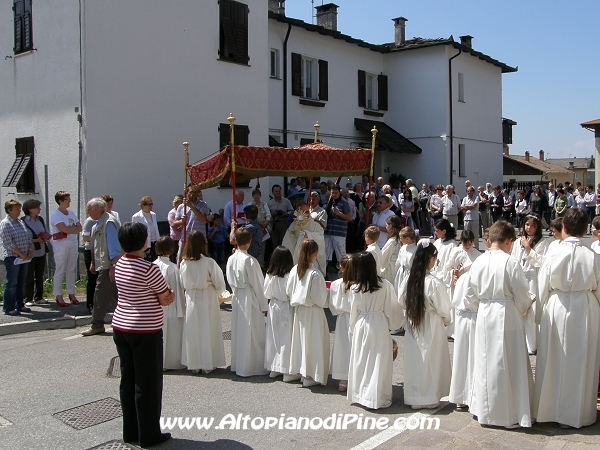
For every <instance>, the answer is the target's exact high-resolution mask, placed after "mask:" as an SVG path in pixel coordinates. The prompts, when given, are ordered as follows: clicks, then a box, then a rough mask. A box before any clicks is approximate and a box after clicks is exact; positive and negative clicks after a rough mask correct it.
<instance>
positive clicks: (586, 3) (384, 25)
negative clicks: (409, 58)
mask: <svg viewBox="0 0 600 450" xmlns="http://www.w3.org/2000/svg"><path fill="white" fill-rule="evenodd" d="M321 3H322V2H321V0H315V1H314V4H315V5H320V4H321ZM324 3H330V2H329V1H325V2H324ZM334 3H335V4H336V5H338V6H339V8H338V30H339V31H341V32H342V33H344V34H349V35H351V36H353V37H356V38H359V39H363V40H365V41H367V42H370V43H373V44H381V43H384V42H392V41H393V40H394V25H393V22H392V20H391V19H392V18H394V17H399V16H403V17H406V18H407V19H408V22H407V24H406V38H407V39H411V38H412V37H416V36H418V37H427V38H434V37H449V36H450V35H453V36H454V39H455V40H457V41H458V40H459V39H458V37H459V36H462V35H466V34H470V35H471V36H473V48H474V49H476V50H478V51H481V52H483V53H485V54H487V55H489V56H491V57H492V58H495V59H498V60H500V61H502V62H504V63H506V64H508V65H510V66H513V67H515V66H518V68H519V70H518V72H516V73H509V74H505V75H503V77H502V78H503V79H502V82H503V116H504V117H508V118H510V119H512V120H514V121H516V122H517V124H518V125H516V126H515V127H513V144H512V145H511V153H513V154H524V153H525V151H526V150H529V151H530V152H531V153H532V155H534V156H537V155H538V152H539V150H540V149H543V150H544V151H545V152H546V157H549V158H561V157H562V158H567V157H570V156H576V157H589V156H592V155H593V154H594V152H595V147H594V134H593V132H591V131H588V130H585V129H584V128H581V126H580V123H582V122H586V121H588V120H593V119H598V118H600V21H599V18H600V0H562V1H558V0H501V1H500V0H496V1H491V0H452V1H450V0H413V1H402V0H363V1H359V0H335V1H334ZM286 15H287V16H288V17H293V18H296V19H301V20H304V21H305V22H308V23H310V22H311V20H312V4H311V0H287V1H286Z"/></svg>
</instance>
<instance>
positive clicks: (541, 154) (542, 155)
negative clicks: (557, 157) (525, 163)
mask: <svg viewBox="0 0 600 450" xmlns="http://www.w3.org/2000/svg"><path fill="white" fill-rule="evenodd" d="M543 160H544V150H540V161H543Z"/></svg>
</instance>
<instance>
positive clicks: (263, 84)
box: [84, 0, 269, 220]
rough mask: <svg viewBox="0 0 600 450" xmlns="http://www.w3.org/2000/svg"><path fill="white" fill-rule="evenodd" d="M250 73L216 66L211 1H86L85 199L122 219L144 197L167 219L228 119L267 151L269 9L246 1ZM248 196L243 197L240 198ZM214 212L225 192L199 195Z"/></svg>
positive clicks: (261, 0) (261, 1)
mask: <svg viewBox="0 0 600 450" xmlns="http://www.w3.org/2000/svg"><path fill="white" fill-rule="evenodd" d="M248 3H251V4H250V8H249V10H250V13H249V26H248V28H249V32H248V35H249V49H248V52H249V56H250V62H249V66H245V65H240V64H234V63H229V62H224V61H219V60H218V59H217V58H218V49H219V12H218V4H217V2H198V1H195V0H181V1H178V2H177V5H176V6H177V7H174V6H173V4H172V3H170V2H163V1H158V0H154V1H151V2H148V1H145V0H129V1H127V2H122V1H117V0H102V1H100V0H94V1H88V2H86V8H85V22H84V24H85V30H86V31H85V32H86V41H85V42H86V47H85V69H86V70H85V73H86V90H85V108H84V116H85V137H86V139H85V152H86V156H87V191H86V192H87V196H88V197H93V196H97V195H101V194H103V193H110V194H112V195H113V196H114V197H115V206H114V207H115V210H117V211H119V212H120V214H121V217H123V218H125V219H127V218H128V217H130V216H131V214H132V213H134V212H135V211H137V210H138V209H139V207H138V206H137V205H138V203H139V200H140V198H141V197H142V196H144V195H150V196H151V197H152V198H153V200H154V211H155V212H156V213H157V215H158V218H159V220H165V219H166V215H167V212H168V211H169V209H170V208H171V201H172V199H173V196H174V194H177V193H181V192H182V190H183V147H182V142H183V141H188V142H190V162H191V163H193V162H195V161H198V160H200V159H203V158H205V157H207V156H209V155H210V154H212V153H214V152H216V151H218V149H219V133H218V128H217V127H218V124H219V123H226V122H227V117H228V115H229V113H230V112H231V113H233V115H234V116H235V117H236V119H237V120H236V123H237V124H242V125H248V126H249V129H250V135H249V142H250V144H251V145H267V144H268V133H267V128H268V125H267V124H268V119H267V118H268V94H267V79H268V56H269V55H268V47H267V42H268V39H267V22H268V19H267V0H252V2H248ZM248 197H249V195H248ZM204 198H205V200H206V201H207V203H208V204H209V206H210V207H211V208H212V209H213V210H214V211H218V209H219V208H220V207H222V205H224V204H225V203H226V202H227V201H228V200H229V199H230V198H231V194H230V190H227V189H218V188H213V189H209V190H206V191H205V192H204Z"/></svg>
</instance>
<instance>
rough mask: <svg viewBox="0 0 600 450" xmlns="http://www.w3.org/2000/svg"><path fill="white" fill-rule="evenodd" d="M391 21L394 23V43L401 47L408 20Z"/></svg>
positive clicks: (398, 18)
mask: <svg viewBox="0 0 600 450" xmlns="http://www.w3.org/2000/svg"><path fill="white" fill-rule="evenodd" d="M392 20H393V21H394V43H395V44H396V45H403V44H404V43H405V42H406V22H408V19H406V18H405V17H396V18H395V19H392Z"/></svg>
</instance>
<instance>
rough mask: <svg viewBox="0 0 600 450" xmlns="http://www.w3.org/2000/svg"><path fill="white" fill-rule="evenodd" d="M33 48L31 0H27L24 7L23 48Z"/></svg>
mask: <svg viewBox="0 0 600 450" xmlns="http://www.w3.org/2000/svg"><path fill="white" fill-rule="evenodd" d="M32 48H33V34H32V32H31V0H25V3H24V9H23V50H31V49H32Z"/></svg>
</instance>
